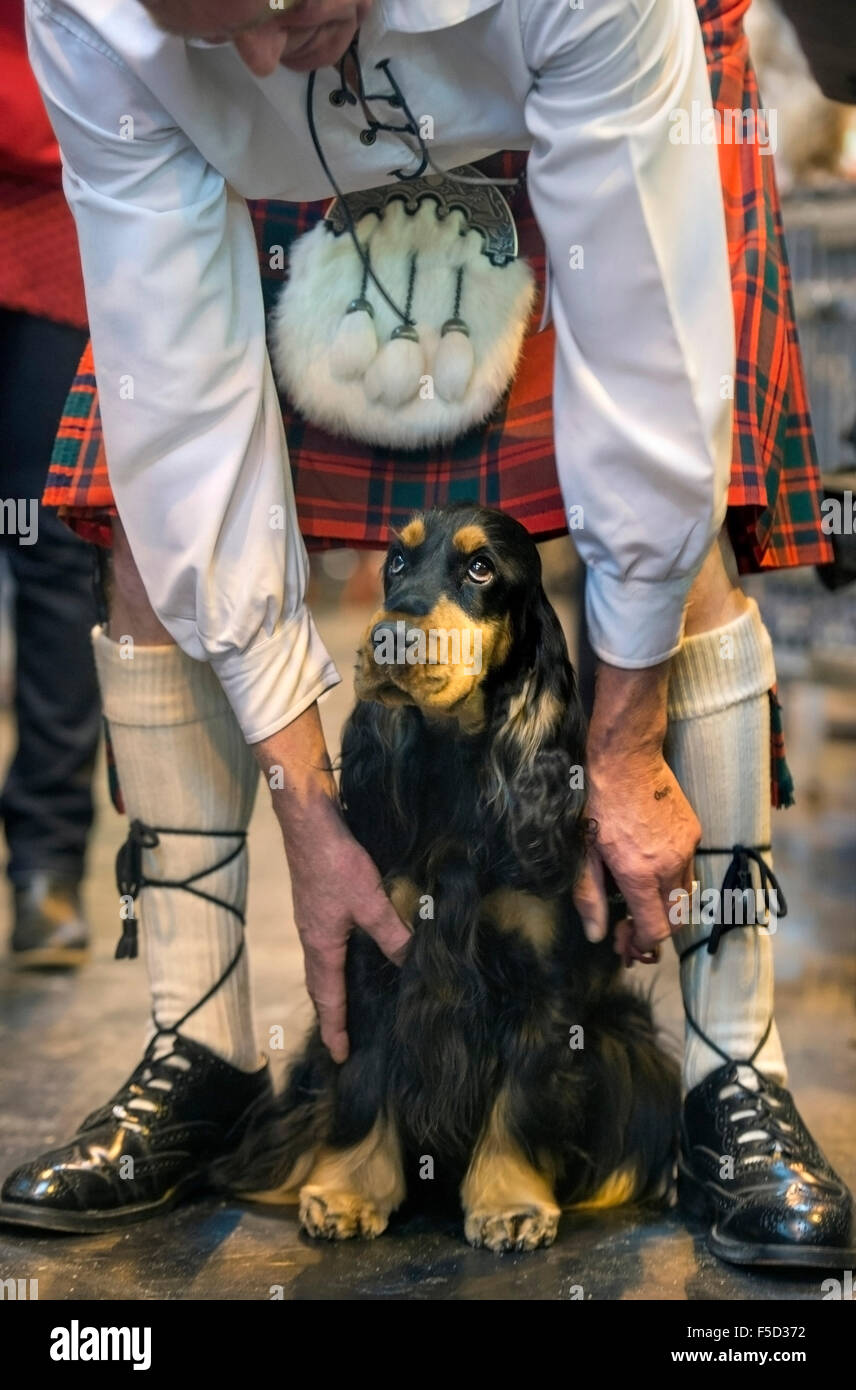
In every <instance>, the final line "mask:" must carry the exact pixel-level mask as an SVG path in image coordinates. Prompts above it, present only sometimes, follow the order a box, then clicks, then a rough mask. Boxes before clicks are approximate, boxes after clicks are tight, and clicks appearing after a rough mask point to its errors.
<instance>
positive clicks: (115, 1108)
mask: <svg viewBox="0 0 856 1390" xmlns="http://www.w3.org/2000/svg"><path fill="white" fill-rule="evenodd" d="M162 1054H163V1055H162ZM270 1099H271V1083H270V1069H269V1067H268V1064H267V1063H265V1065H264V1066H263V1067H262V1068H260V1070H259V1071H256V1072H243V1071H239V1070H238V1068H237V1067H233V1066H231V1065H230V1064H229V1063H228V1062H224V1061H223V1060H222V1059H221V1058H220V1057H217V1056H216V1055H215V1054H214V1053H213V1052H211V1051H209V1049H208V1048H207V1047H203V1046H202V1045H201V1044H200V1043H197V1042H193V1041H192V1040H191V1039H190V1038H186V1037H183V1036H182V1035H181V1034H169V1035H166V1036H163V1035H161V1036H160V1037H158V1036H156V1037H155V1038H154V1039H153V1040H152V1042H151V1043H150V1044H149V1047H148V1048H147V1049H146V1053H145V1056H144V1057H143V1060H142V1062H141V1063H140V1065H139V1066H138V1067H137V1068H136V1070H135V1071H134V1072H133V1073H132V1075H131V1076H130V1077H129V1078H128V1080H127V1082H126V1083H125V1085H124V1086H123V1087H122V1088H121V1090H119V1091H118V1092H117V1093H116V1095H115V1096H114V1097H113V1098H112V1100H109V1101H108V1102H107V1104H106V1105H102V1106H101V1108H100V1109H98V1110H95V1111H93V1113H92V1114H91V1115H89V1116H88V1117H87V1118H86V1119H85V1120H84V1121H83V1124H82V1125H81V1127H80V1129H79V1130H78V1132H77V1134H76V1135H75V1137H74V1138H73V1139H72V1141H71V1142H70V1143H69V1144H66V1145H65V1146H64V1147H63V1148H60V1149H53V1150H51V1151H50V1152H49V1153H45V1154H42V1155H41V1156H40V1157H39V1158H36V1159H33V1160H32V1162H30V1163H25V1164H23V1165H22V1166H21V1167H20V1168H16V1170H15V1171H14V1172H13V1173H11V1174H10V1176H9V1177H8V1178H7V1179H6V1182H5V1183H4V1184H3V1189H2V1194H0V1221H2V1222H11V1223H12V1224H14V1225H18V1226H35V1227H39V1228H41V1229H43V1230H48V1231H76V1232H82V1233H85V1234H93V1233H95V1232H97V1231H109V1230H112V1229H113V1228H114V1227H118V1226H125V1225H128V1224H130V1223H131V1222H135V1221H143V1220H146V1219H147V1218H149V1217H152V1216H157V1215H160V1214H161V1213H162V1212H165V1211H169V1210H170V1208H171V1207H174V1206H175V1205H176V1203H177V1202H180V1201H181V1200H182V1199H183V1198H185V1197H187V1196H188V1195H189V1194H190V1193H192V1192H194V1191H197V1190H199V1189H200V1188H202V1187H204V1186H205V1185H206V1182H207V1179H208V1167H209V1164H210V1163H211V1162H212V1161H213V1160H215V1159H222V1158H223V1157H224V1156H226V1155H228V1154H229V1153H231V1151H232V1150H233V1149H234V1148H235V1147H236V1146H237V1144H238V1143H239V1142H240V1139H241V1137H242V1136H243V1134H244V1132H245V1130H246V1128H247V1126H248V1125H249V1123H250V1122H251V1120H252V1118H253V1115H254V1114H255V1112H256V1111H257V1110H258V1109H260V1108H262V1107H263V1106H265V1105H266V1104H268V1103H269V1102H270Z"/></svg>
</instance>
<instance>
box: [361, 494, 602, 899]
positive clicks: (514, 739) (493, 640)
mask: <svg viewBox="0 0 856 1390" xmlns="http://www.w3.org/2000/svg"><path fill="white" fill-rule="evenodd" d="M355 688H356V693H357V696H358V698H359V699H360V700H362V701H374V702H376V703H377V704H380V705H382V706H385V707H386V710H387V714H388V715H389V716H390V717H392V716H393V715H395V714H397V715H398V716H399V718H400V719H404V717H405V715H407V714H408V713H409V714H410V716H416V711H417V710H418V711H419V712H420V713H421V714H422V716H423V717H424V718H425V719H426V720H427V721H428V722H429V723H430V724H431V725H433V726H434V727H436V728H438V729H440V730H443V729H447V730H448V732H449V735H450V737H453V738H459V737H463V738H467V739H469V738H473V737H481V736H483V737H484V738H485V740H486V744H487V746H486V748H485V751H484V759H483V766H484V782H483V786H482V796H483V805H484V807H485V810H486V811H491V812H493V813H494V814H496V815H499V816H501V817H502V818H503V820H504V821H505V822H506V824H507V826H508V828H509V831H510V833H511V838H512V841H513V844H514V847H515V851H516V853H517V855H518V857H520V858H521V859H523V858H524V857H526V856H528V857H529V858H530V859H531V860H532V863H533V868H537V867H538V866H540V868H541V870H543V871H544V872H545V873H546V872H547V871H548V864H549V866H550V870H551V873H552V871H555V872H556V873H560V874H561V875H562V876H564V875H565V874H567V873H571V874H572V873H573V865H572V864H571V862H570V861H571V860H573V859H574V858H576V857H577V856H576V855H575V854H573V853H570V854H569V852H568V851H569V850H570V849H571V848H574V849H579V842H580V834H581V830H580V823H581V816H582V810H583V804H584V791H583V790H582V766H581V765H582V761H583V742H584V721H583V716H582V710H581V708H580V704H579V700H578V697H577V692H576V684H575V681H574V675H573V671H572V670H571V667H570V664H569V662H568V658H567V650H566V647H565V640H564V636H563V633H562V630H561V627H560V625H559V621H558V618H557V617H556V614H555V612H554V610H553V608H552V606H551V605H550V603H549V602H548V601H547V598H546V596H545V594H544V590H543V588H542V585H541V561H540V557H539V555H538V550H537V548H536V546H535V544H534V542H533V541H532V538H531V537H530V535H529V533H528V532H527V531H526V529H525V528H524V527H523V526H521V525H520V524H519V522H517V521H515V520H514V519H513V518H512V517H510V516H506V515H504V514H503V513H502V512H496V511H491V510H488V509H487V508H484V507H479V506H475V505H472V504H468V503H467V504H454V505H451V506H447V507H440V508H436V509H434V510H432V511H429V512H426V513H423V514H420V515H418V516H415V517H414V518H413V519H412V520H411V521H410V522H409V523H408V524H407V525H406V526H405V527H404V528H403V530H402V531H401V532H400V533H399V534H397V535H396V536H395V538H394V539H393V541H392V544H391V545H390V547H389V550H388V553H387V557H386V562H385V565H384V605H383V607H382V608H381V609H380V610H379V611H378V612H377V613H375V614H374V616H373V617H372V619H371V622H370V623H369V626H368V629H367V631H366V633H365V635H364V637H363V641H362V644H361V647H360V651H359V656H358V662H357V671H356V680H355ZM414 707H415V708H414ZM381 722H382V723H383V725H384V735H385V736H386V739H387V741H392V742H394V741H395V739H396V738H398V737H400V736H401V735H402V734H403V731H404V728H405V727H406V726H401V727H400V728H392V727H389V726H388V725H389V721H388V720H384V721H381ZM394 723H395V724H396V725H397V724H398V720H396V721H394ZM408 726H409V721H408ZM411 733H412V730H411ZM549 876H550V874H548V877H549Z"/></svg>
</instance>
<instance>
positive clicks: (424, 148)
mask: <svg viewBox="0 0 856 1390" xmlns="http://www.w3.org/2000/svg"><path fill="white" fill-rule="evenodd" d="M358 41H359V35H357V37H356V38H355V39H354V40H353V41H352V42H351V44H350V45H349V47H348V50H347V52H346V53H345V55H344V57H343V58H342V59H341V60H340V62H339V67H338V71H339V81H340V84H341V85H340V86H339V87H338V88H337V89H336V90H335V91H334V92H333V93H332V94H331V95H332V96H334V97H338V98H339V100H338V102H336V104H337V105H339V106H342V105H344V104H345V103H346V102H347V103H349V104H350V105H354V104H356V103H357V102H359V104H360V107H361V108H362V111H363V114H364V116H365V118H366V122H367V128H368V130H369V131H370V132H372V134H374V133H375V132H377V131H378V130H385V131H388V132H390V133H391V134H394V135H400V136H403V135H412V136H414V137H415V139H416V140H417V141H418V143H419V150H420V153H421V155H422V162H421V164H420V166H419V168H418V169H417V170H415V171H414V172H413V173H410V174H408V173H406V172H405V171H404V170H403V169H392V170H390V175H391V177H393V178H397V179H398V180H399V181H400V182H402V183H407V182H410V181H412V180H414V179H418V178H421V177H422V175H423V174H424V172H425V170H426V169H427V168H431V169H432V170H433V171H434V173H436V174H438V175H440V177H442V178H446V179H451V180H452V181H453V182H455V183H460V184H470V185H476V186H477V185H479V184H489V185H491V187H500V186H503V187H517V186H518V185H519V183H520V178H514V179H489V178H472V177H471V176H470V175H466V174H453V173H450V172H449V171H448V170H444V169H440V168H438V166H437V165H436V164H435V162H434V159H433V157H432V155H431V153H430V150H429V149H428V145H427V143H426V141H425V139H424V137H423V136H422V134H421V132H420V130H419V126H418V124H417V122H416V119H415V117H414V115H413V112H412V111H411V109H410V107H409V105H408V103H407V98H406V97H405V95H404V93H403V91H402V90H401V88H400V87H399V85H398V83H397V81H396V79H395V77H394V76H393V74H392V72H391V71H390V60H389V59H388V58H382V59H381V61H380V62H379V63H376V64H375V66H376V67H377V68H378V69H380V70H381V71H382V72H383V73H384V75H385V76H386V78H387V80H388V82H389V84H390V86H391V87H392V90H393V95H392V96H389V95H388V94H386V93H380V92H374V93H372V92H366V90H365V84H364V82H363V70H362V64H361V63H360V58H359V51H358ZM349 57H350V58H351V60H352V62H353V64H354V69H355V72H356V82H357V94H356V95H354V93H353V92H352V91H351V90H350V88H349V87H348V85H347V81H346V78H345V64H346V62H347V59H348V58H349ZM316 76H317V70H316V69H313V70H312V72H310V74H309V78H308V81H307V84H306V124H307V126H308V127H309V134H310V137H311V139H312V144H313V146H314V148H315V153H316V154H317V156H318V161H319V163H320V165H321V168H322V169H323V170H324V173H325V174H326V176H327V179H328V180H329V183H330V187H331V188H332V190H333V192H334V193H335V195H336V197H337V199H338V200H339V204H340V206H341V209H342V212H343V214H344V218H345V225H346V227H347V229H348V235H349V236H350V238H351V241H352V242H353V244H354V248H355V250H356V252H357V255H358V256H359V258H360V261H361V263H362V267H363V284H364V286H365V284H366V282H367V281H368V280H369V279H370V280H371V281H372V283H373V285H374V286H375V288H376V290H377V291H378V293H379V294H380V295H381V297H382V298H383V299H384V300H385V301H386V303H387V304H388V305H389V307H390V309H392V311H393V313H394V314H395V315H396V317H397V318H399V319H400V320H401V323H402V325H403V326H404V327H405V328H413V327H414V320H413V319H412V318H411V317H410V315H409V305H408V309H407V310H402V309H400V308H399V307H398V305H397V304H396V302H395V300H394V299H393V298H392V295H391V294H389V293H388V291H387V290H386V289H385V288H384V286H383V285H382V284H381V282H380V280H379V279H378V277H377V275H376V274H375V272H374V269H373V267H372V265H371V261H370V259H369V256H368V253H367V252H366V250H365V248H364V247H363V245H362V243H361V241H360V238H359V236H358V234H357V229H356V226H355V224H354V219H353V215H352V213H351V209H350V208H349V206H348V201H347V198H346V196H345V194H344V193H343V192H342V190H341V188H340V187H339V184H338V183H337V181H336V179H335V177H334V174H333V171H332V169H331V168H330V165H329V163H328V160H327V157H326V155H325V154H324V150H323V148H322V146H321V139H320V136H319V134H318V128H317V125H316V122H315V79H316ZM370 101H387V102H389V103H390V105H392V106H395V107H399V108H400V109H401V110H402V111H403V112H404V115H405V116H406V118H407V124H406V125H390V124H387V123H386V122H384V121H379V120H377V118H376V117H374V116H373V115H372V113H371V109H370V107H369V105H368V103H369V102H370ZM363 293H364V294H365V290H364V291H363Z"/></svg>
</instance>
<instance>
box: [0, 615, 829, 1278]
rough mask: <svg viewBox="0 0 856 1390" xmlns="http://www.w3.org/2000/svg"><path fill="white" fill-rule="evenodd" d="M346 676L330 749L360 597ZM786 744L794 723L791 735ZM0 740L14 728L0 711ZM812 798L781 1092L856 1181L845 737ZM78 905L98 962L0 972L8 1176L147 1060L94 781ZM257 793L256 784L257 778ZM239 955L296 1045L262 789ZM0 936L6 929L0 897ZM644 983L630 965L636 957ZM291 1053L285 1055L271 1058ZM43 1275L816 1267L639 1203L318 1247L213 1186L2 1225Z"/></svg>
mask: <svg viewBox="0 0 856 1390" xmlns="http://www.w3.org/2000/svg"><path fill="white" fill-rule="evenodd" d="M320 617H321V627H322V630H323V632H324V634H325V636H326V638H327V641H328V644H329V646H330V648H331V650H332V651H333V653H334V655H335V656H336V658H337V660H338V661H339V663H340V669H341V671H342V673H343V676H344V678H345V679H344V681H343V684H342V685H341V686H340V687H339V688H338V689H337V690H336V691H334V692H332V694H331V695H330V696H329V697H328V698H327V700H326V701H325V704H324V708H323V717H324V722H325V725H326V728H327V732H328V739H329V742H330V744H331V747H336V746H337V745H338V732H339V729H340V727H341V722H342V719H343V718H344V717H345V715H346V714H347V711H348V708H349V706H350V703H351V698H352V697H351V683H350V670H351V664H352V663H351V653H352V651H353V649H354V646H355V644H356V640H357V637H358V634H359V633H360V631H361V627H362V624H363V621H364V617H365V612H364V610H363V609H360V608H357V607H349V608H345V609H339V610H333V609H331V610H330V611H329V612H327V613H326V614H325V613H324V611H323V610H322V612H321V615H320ZM789 735H790V738H791V740H792V742H793V741H794V740H798V739H799V730H798V729H791V730H790V731H789ZM0 737H2V744H1V745H0V751H2V752H6V753H7V752H8V749H9V747H10V740H11V737H12V733H11V728H10V726H9V722H8V718H5V717H4V719H3V720H2V723H0ZM815 771H816V772H817V773H818V776H817V779H816V780H817V783H818V784H819V786H820V787H821V788H822V791H821V792H820V794H819V795H816V796H815V797H814V798H813V800H812V804H811V805H810V806H805V807H800V806H798V807H796V808H794V809H792V810H790V811H788V812H786V813H780V814H779V815H778V816H777V817H775V848H776V854H777V871H778V873H779V875H780V877H781V879H782V883H783V886H785V888H786V892H787V897H788V903H789V907H790V912H789V915H788V917H787V919H786V920H785V921H784V922H783V923H782V925H781V927H780V930H779V934H778V937H777V941H776V962H777V977H778V1020H779V1025H780V1029H781V1032H782V1035H783V1038H784V1041H785V1045H786V1048H787V1050H788V1055H789V1060H790V1066H791V1077H792V1084H793V1088H794V1090H795V1092H796V1095H797V1099H798V1103H799V1104H800V1107H801V1109H802V1112H803V1115H804V1117H805V1119H806V1121H807V1122H808V1124H809V1126H810V1127H811V1129H812V1130H813V1132H814V1133H815V1135H816V1137H817V1139H818V1141H819V1142H820V1144H821V1146H822V1147H823V1148H824V1149H825V1151H826V1153H827V1155H828V1157H829V1159H830V1160H831V1161H832V1163H833V1164H834V1165H835V1166H836V1167H837V1168H838V1170H839V1172H841V1173H842V1175H843V1176H845V1177H846V1178H847V1179H848V1181H850V1183H851V1185H856V1144H854V1137H856V1086H854V1081H856V1023H854V1011H853V1002H854V983H856V966H855V965H854V954H853V946H854V939H853V918H854V904H853V896H854V895H853V862H854V854H856V830H854V815H853V812H854V800H856V790H854V788H856V779H854V775H853V774H854V771H856V747H854V745H853V744H852V743H845V742H838V743H833V742H827V743H825V744H824V746H823V749H822V763H821V767H820V769H819V770H818V769H815ZM97 785H98V794H99V801H100V810H99V819H98V825H97V831H96V834H95V835H94V837H93V844H92V854H91V872H90V877H89V881H88V886H87V898H88V906H89V911H90V914H91V919H92V922H93V926H94V937H95V948H94V958H93V961H92V963H91V964H90V965H89V966H88V967H87V968H86V969H84V970H82V971H81V972H80V973H79V974H77V975H58V974H54V975H46V974H26V973H18V972H15V971H13V970H11V969H9V968H8V967H7V966H6V964H5V962H4V963H3V964H2V965H0V1026H2V1032H0V1168H2V1171H3V1172H5V1171H7V1170H8V1169H9V1168H10V1167H11V1166H12V1165H13V1164H14V1163H16V1162H18V1161H20V1160H22V1159H23V1158H25V1157H28V1156H32V1155H34V1154H36V1153H38V1152H40V1151H41V1150H43V1149H45V1148H47V1147H49V1146H51V1145H53V1144H55V1143H58V1142H62V1141H63V1140H65V1139H66V1138H68V1137H69V1135H70V1134H71V1133H73V1131H74V1129H75V1127H76V1124H77V1123H78V1122H79V1120H80V1119H81V1118H82V1116H83V1115H84V1114H85V1113H86V1112H87V1111H88V1110H89V1109H90V1108H92V1107H93V1106H94V1105H95V1104H96V1103H100V1102H101V1101H103V1100H104V1099H106V1097H107V1096H108V1095H110V1094H111V1093H112V1092H113V1091H114V1090H115V1089H116V1087H117V1086H118V1085H119V1084H120V1083H121V1082H122V1081H123V1080H124V1079H125V1077H126V1076H127V1074H128V1073H129V1072H130V1071H131V1069H132V1068H133V1066H134V1065H135V1064H136V1062H137V1061H138V1060H139V1056H140V1052H141V1037H142V1034H143V1030H144V1026H145V1021H146V1016H147V1001H146V984H145V978H144V972H143V967H142V964H141V962H139V961H137V962H128V961H120V962H117V961H114V960H113V950H114V946H115V941H116V936H117V923H118V914H117V903H116V892H115V887H114V882H113V870H112V866H113V859H114V856H115V852H116V849H117V847H118V845H119V843H120V841H121V839H122V837H123V822H122V821H121V819H120V818H119V817H118V816H117V815H116V814H115V812H114V811H113V810H112V808H111V807H110V806H109V804H107V802H106V796H105V794H104V786H105V783H104V778H103V775H99V778H98V784H97ZM262 793H263V789H262ZM250 853H251V865H252V867H251V880H250V903H249V919H248V920H249V947H250V955H251V961H252V971H253V982H254V990H255V1007H256V1028H257V1036H258V1041H259V1046H260V1047H262V1048H265V1049H267V1044H268V1039H269V1038H270V1036H271V1034H270V1030H271V1028H272V1027H274V1026H275V1025H283V1027H284V1028H285V1032H286V1037H287V1040H288V1045H289V1046H290V1045H292V1044H296V1043H297V1041H298V1040H299V1038H300V1036H301V1035H302V1033H303V1030H304V1028H305V1026H306V1024H307V1023H308V1021H309V1018H310V1008H309V1004H308V1001H307V998H306V994H305V991H304V988H303V983H302V969H301V955H300V950H299V945H298V942H297V939H296V934H295V931H294V926H293V923H292V920H291V912H290V901H289V892H288V883H287V876H286V873H285V868H284V861H283V857H282V852H281V848H280V841H279V832H278V828H277V826H276V824H275V822H274V820H273V817H272V815H271V813H270V811H269V809H268V805H267V799H266V797H265V796H264V795H263V794H260V796H259V799H258V804H257V808H256V812H255V816H254V819H253V823H252V828H251V834H250ZM0 929H2V931H3V935H4V936H5V934H6V932H7V930H8V912H7V908H6V905H5V903H4V904H3V905H2V920H1V921H0ZM637 976H638V977H641V976H642V971H641V969H638V970H637ZM652 979H653V980H655V998H656V1000H657V1007H658V1012H659V1015H660V1017H661V1019H662V1022H663V1025H664V1027H665V1028H666V1029H667V1030H668V1032H669V1034H670V1036H671V1038H672V1040H673V1041H674V1044H675V1046H677V1045H678V1040H679V1039H680V1036H681V1032H682V1024H681V1011H680V998H679V991H678V982H677V971H676V966H675V960H674V956H673V953H672V952H667V953H665V956H664V960H663V962H662V963H661V964H660V965H659V966H658V967H656V968H655V973H654V972H653V971H652V970H651V969H650V968H649V969H648V970H647V971H646V972H645V975H644V982H645V983H646V984H647V983H650V982H651V980H652ZM272 1056H273V1058H274V1061H275V1062H276V1063H277V1064H278V1065H279V1066H282V1065H284V1059H285V1056H286V1053H285V1052H280V1053H274V1054H272ZM10 1275H11V1276H14V1277H16V1278H28V1279H29V1278H37V1279H38V1280H39V1295H40V1297H41V1298H42V1299H61V1300H75V1299H87V1298H91V1299H107V1298H110V1299H112V1298H119V1299H166V1298H169V1299H201V1300H206V1299H212V1300H213V1299H230V1300H235V1299H238V1300H241V1299H248V1300H249V1299H269V1298H271V1297H278V1296H282V1297H285V1298H286V1299H374V1298H393V1299H415V1300H425V1299H520V1298H527V1299H551V1300H555V1299H570V1298H579V1297H583V1298H586V1299H628V1300H645V1299H662V1300H698V1299H714V1300H721V1299H728V1300H730V1299H739V1300H744V1301H745V1300H776V1299H782V1298H785V1299H789V1298H801V1299H818V1298H819V1297H820V1287H819V1286H820V1280H821V1279H822V1278H823V1277H824V1276H823V1275H822V1274H817V1275H816V1276H814V1277H810V1278H808V1279H804V1278H799V1277H796V1278H795V1277H791V1276H779V1277H770V1276H762V1275H753V1274H749V1273H745V1272H741V1271H740V1270H737V1269H734V1268H730V1267H728V1266H725V1265H723V1264H720V1263H719V1262H718V1261H716V1260H715V1259H713V1258H712V1257H711V1256H710V1255H709V1254H708V1253H707V1251H706V1249H705V1247H704V1243H703V1239H702V1236H701V1233H700V1232H699V1230H698V1229H697V1228H693V1229H688V1228H687V1226H686V1224H685V1223H684V1222H683V1221H682V1220H681V1218H680V1217H679V1216H678V1215H677V1214H676V1213H674V1212H671V1213H666V1214H659V1215H656V1214H655V1215H652V1214H650V1213H645V1212H641V1211H638V1210H634V1209H632V1208H631V1209H622V1210H618V1211H612V1212H606V1213H596V1214H585V1215H583V1214H579V1213H577V1214H573V1215H567V1216H565V1217H564V1218H563V1220H562V1223H561V1227H560V1232H559V1238H558V1240H557V1242H556V1244H555V1246H554V1247H553V1248H552V1249H550V1250H547V1251H539V1252H535V1253H532V1254H525V1255H524V1254H519V1255H506V1256H496V1255H492V1254H490V1253H488V1252H485V1251H477V1250H471V1249H470V1248H469V1247H468V1246H467V1245H466V1244H465V1242H464V1240H463V1236H462V1231H461V1228H460V1226H459V1225H458V1223H457V1222H456V1221H455V1220H453V1219H451V1218H449V1219H437V1218H430V1217H427V1216H425V1215H422V1214H417V1215H412V1216H410V1217H404V1218H403V1219H398V1220H396V1221H395V1222H394V1223H393V1225H392V1227H391V1229H390V1230H389V1231H388V1232H387V1233H386V1234H385V1235H384V1236H382V1237H381V1238H380V1239H378V1240H377V1241H374V1242H372V1243H354V1242H349V1243H346V1244H344V1245H340V1246H333V1245H326V1244H325V1245H318V1244H314V1243H312V1242H310V1241H308V1240H307V1239H305V1238H304V1237H303V1236H302V1235H301V1234H300V1233H299V1232H298V1228H297V1223H296V1219H295V1211H294V1209H293V1208H283V1209H280V1210H278V1211H275V1212H271V1211H270V1210H269V1209H263V1208H253V1209H250V1208H245V1207H241V1206H240V1205H238V1204H232V1203H229V1202H224V1201H221V1200H217V1199H215V1198H209V1199H205V1200H202V1201H200V1202H197V1203H194V1204H192V1205H189V1206H185V1207H183V1208H181V1209H179V1210H178V1211H176V1212H174V1213H173V1214H171V1215H169V1216H165V1217H163V1218H160V1219H158V1220H155V1221H152V1222H149V1223H146V1224H144V1225H141V1226H138V1227H135V1228H131V1229H129V1230H126V1231H124V1232H122V1233H118V1234H105V1235H103V1236H88V1237H74V1236H61V1237H52V1236H47V1235H42V1236H40V1235H36V1234H32V1235H21V1234H16V1233H14V1231H13V1230H12V1228H8V1227H7V1228H0V1278H5V1277H8V1276H10Z"/></svg>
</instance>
